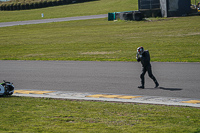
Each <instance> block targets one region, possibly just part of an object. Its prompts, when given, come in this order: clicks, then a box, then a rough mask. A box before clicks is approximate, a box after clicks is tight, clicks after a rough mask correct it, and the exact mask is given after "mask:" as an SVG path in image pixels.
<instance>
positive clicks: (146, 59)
mask: <svg viewBox="0 0 200 133" xmlns="http://www.w3.org/2000/svg"><path fill="white" fill-rule="evenodd" d="M136 58H137V61H138V62H141V64H142V73H141V75H140V78H141V85H142V86H143V87H144V75H145V74H146V72H148V75H149V77H150V78H151V79H152V80H153V81H154V83H155V84H156V86H158V82H157V80H156V78H155V77H154V75H153V74H152V70H151V63H150V54H149V51H148V50H145V51H144V52H143V53H142V55H139V54H137V55H136Z"/></svg>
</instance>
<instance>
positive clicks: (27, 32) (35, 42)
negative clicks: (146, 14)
mask: <svg viewBox="0 0 200 133" xmlns="http://www.w3.org/2000/svg"><path fill="white" fill-rule="evenodd" d="M150 20H151V21H139V22H137V21H117V22H114V21H107V19H106V18H104V19H94V20H82V21H70V22H59V23H47V24H37V25H24V26H13V27H4V28H0V30H1V32H0V40H1V42H0V44H1V52H0V60H90V61H135V54H136V49H137V47H139V46H143V47H144V48H145V49H148V50H149V51H150V54H151V57H152V58H151V59H152V61H159V62H200V52H199V51H200V32H199V30H198V27H200V23H199V22H200V17H199V16H192V17H178V18H163V19H162V18H151V19H150Z"/></svg>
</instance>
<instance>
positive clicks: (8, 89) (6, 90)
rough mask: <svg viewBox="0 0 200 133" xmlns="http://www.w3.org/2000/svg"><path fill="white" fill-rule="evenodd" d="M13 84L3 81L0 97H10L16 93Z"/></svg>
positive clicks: (0, 85)
mask: <svg viewBox="0 0 200 133" xmlns="http://www.w3.org/2000/svg"><path fill="white" fill-rule="evenodd" d="M14 88H15V87H14V86H13V83H11V82H7V81H5V80H3V83H0V96H8V95H12V94H13V93H14Z"/></svg>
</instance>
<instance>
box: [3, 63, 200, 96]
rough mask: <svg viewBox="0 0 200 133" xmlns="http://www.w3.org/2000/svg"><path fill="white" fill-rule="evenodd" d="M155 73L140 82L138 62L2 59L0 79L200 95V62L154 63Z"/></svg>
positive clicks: (18, 85)
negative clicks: (156, 82)
mask: <svg viewBox="0 0 200 133" xmlns="http://www.w3.org/2000/svg"><path fill="white" fill-rule="evenodd" d="M151 64H152V70H153V74H154V76H155V77H156V78H157V80H158V82H159V83H160V87H159V88H154V83H153V81H152V80H151V79H150V78H149V77H148V74H146V75H145V82H146V84H145V89H138V88H137V86H138V85H140V72H141V64H140V63H138V62H98V61H4V60H2V61H0V75H1V76H0V78H1V79H0V80H8V81H11V82H13V83H14V86H15V89H16V90H21V89H22V90H52V91H74V92H84V93H86V92H93V93H97V94H98V93H101V94H104V93H112V94H124V95H146V96H163V97H180V98H198V99H199V98H200V78H199V77H200V71H199V70H200V63H172V62H171V63H169V62H152V63H151Z"/></svg>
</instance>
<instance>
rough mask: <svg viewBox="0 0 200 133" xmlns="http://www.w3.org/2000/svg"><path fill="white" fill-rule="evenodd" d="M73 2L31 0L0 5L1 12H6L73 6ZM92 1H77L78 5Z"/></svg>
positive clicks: (69, 0) (68, 0) (17, 0)
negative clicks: (64, 5)
mask: <svg viewBox="0 0 200 133" xmlns="http://www.w3.org/2000/svg"><path fill="white" fill-rule="evenodd" d="M72 1H73V0H52V1H48V0H45V1H34V0H32V1H30V0H23V1H22V2H20V0H15V3H13V2H12V1H8V2H1V3H0V11H4V10H25V9H34V8H43V7H49V6H57V5H63V4H71V3H73V2H72ZM85 1H90V0H76V3H81V2H85Z"/></svg>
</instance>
